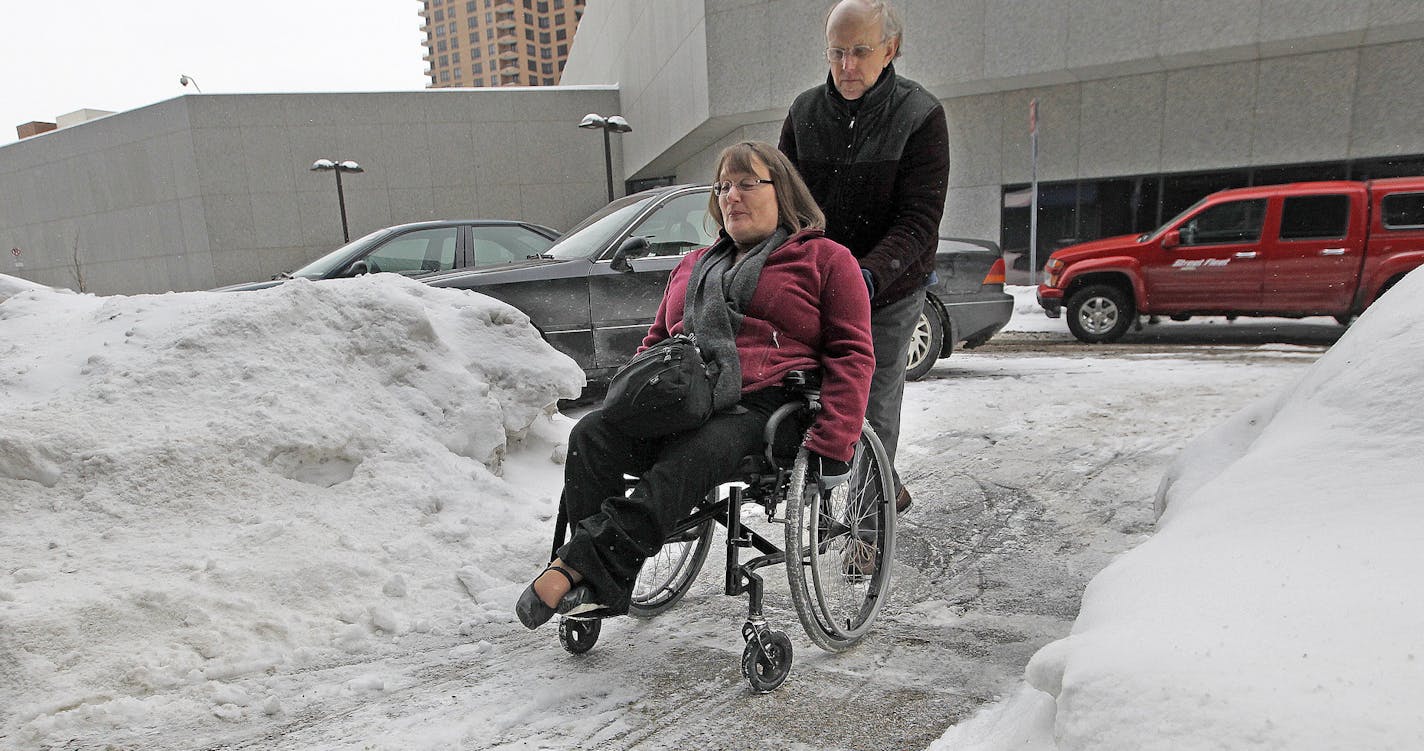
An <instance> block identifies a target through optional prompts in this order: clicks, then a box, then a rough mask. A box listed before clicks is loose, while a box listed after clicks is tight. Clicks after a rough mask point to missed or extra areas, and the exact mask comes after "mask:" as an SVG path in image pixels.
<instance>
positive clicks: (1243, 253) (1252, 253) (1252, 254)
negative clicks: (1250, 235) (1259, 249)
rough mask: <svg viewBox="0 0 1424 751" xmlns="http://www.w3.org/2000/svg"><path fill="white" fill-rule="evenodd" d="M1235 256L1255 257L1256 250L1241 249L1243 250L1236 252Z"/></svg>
mask: <svg viewBox="0 0 1424 751" xmlns="http://www.w3.org/2000/svg"><path fill="white" fill-rule="evenodd" d="M1236 257H1237V258H1255V257H1256V251H1254V250H1243V251H1241V252H1240V253H1237V254H1236Z"/></svg>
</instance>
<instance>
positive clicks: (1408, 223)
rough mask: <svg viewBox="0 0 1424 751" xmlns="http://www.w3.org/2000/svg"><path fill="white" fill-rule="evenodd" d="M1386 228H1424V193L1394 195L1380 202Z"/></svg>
mask: <svg viewBox="0 0 1424 751" xmlns="http://www.w3.org/2000/svg"><path fill="white" fill-rule="evenodd" d="M1380 210H1381V211H1382V212H1383V215H1384V216H1383V219H1384V226H1386V227H1388V228H1389V229H1406V228H1409V229H1417V228H1419V227H1424V193H1394V194H1392V195H1388V196H1385V197H1384V200H1383V201H1380Z"/></svg>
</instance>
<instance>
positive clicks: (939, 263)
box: [905, 237, 1014, 381]
mask: <svg viewBox="0 0 1424 751" xmlns="http://www.w3.org/2000/svg"><path fill="white" fill-rule="evenodd" d="M935 277H936V278H935V281H934V283H933V284H931V285H930V287H929V289H928V290H925V309H924V311H923V312H922V313H921V314H920V322H919V325H917V326H916V327H915V333H914V335H913V336H911V337H910V354H909V357H908V358H907V362H906V363H905V378H906V379H907V380H911V381H917V380H919V379H921V378H923V377H924V376H925V374H926V373H928V372H930V368H932V367H934V364H935V360H938V359H941V358H945V357H949V356H950V354H951V353H952V352H954V347H955V345H957V344H960V343H963V346H964V348H965V349H972V348H974V347H978V346H979V345H981V344H983V343H984V342H987V341H989V338H990V337H992V336H993V335H995V334H997V333H999V330H1000V329H1002V328H1004V325H1005V324H1007V323H1008V322H1009V317H1010V316H1012V315H1013V313H1014V297H1013V295H1010V294H1009V293H1007V292H1005V291H1004V254H1003V252H1002V251H1000V250H999V246H998V245H997V244H995V243H991V242H989V241H988V240H968V239H964V238H958V237H941V238H940V239H939V249H938V250H937V251H936V252H935Z"/></svg>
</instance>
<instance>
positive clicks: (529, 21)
mask: <svg viewBox="0 0 1424 751" xmlns="http://www.w3.org/2000/svg"><path fill="white" fill-rule="evenodd" d="M524 25H525V26H533V25H534V14H533V13H525V14H524Z"/></svg>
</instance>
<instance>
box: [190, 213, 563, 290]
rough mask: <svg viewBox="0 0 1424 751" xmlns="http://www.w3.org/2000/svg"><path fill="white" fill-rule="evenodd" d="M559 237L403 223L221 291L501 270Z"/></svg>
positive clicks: (534, 231)
mask: <svg viewBox="0 0 1424 751" xmlns="http://www.w3.org/2000/svg"><path fill="white" fill-rule="evenodd" d="M558 237H559V232H558V230H555V229H550V228H549V227H545V226H543V225H540V224H531V223H529V222H516V221H510V220H504V219H463V220H441V221H432V222H414V223H411V224H397V225H395V226H394V227H385V228H383V229H378V230H376V231H375V232H372V233H371V234H369V235H366V236H365V237H362V238H360V239H357V240H353V241H352V242H349V243H347V244H345V245H343V246H341V247H339V248H337V249H336V250H333V251H331V252H330V253H327V254H326V255H324V256H322V257H321V258H318V259H316V260H315V261H312V262H311V263H309V264H307V265H305V266H303V267H301V268H299V269H297V270H296V271H284V272H282V273H280V274H278V275H276V276H275V277H273V278H272V279H270V280H268V281H265V282H247V283H245V284H233V285H229V286H226V287H220V288H219V289H218V291H220V292H240V291H246V290H254V289H263V288H266V287H272V286H275V285H278V284H281V283H282V282H284V281H286V280H288V279H295V278H297V277H302V278H305V279H338V278H342V277H348V276H359V275H361V274H374V273H379V272H383V271H389V272H395V273H397V274H404V275H406V276H420V275H422V274H433V273H436V272H440V271H452V270H455V269H465V268H476V267H481V266H497V265H500V264H506V263H512V262H514V261H523V260H525V259H527V258H529V257H530V256H538V255H539V254H540V253H543V252H545V251H547V250H548V249H549V247H550V246H551V245H553V244H554V241H555V240H556V239H558Z"/></svg>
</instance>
